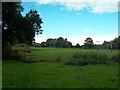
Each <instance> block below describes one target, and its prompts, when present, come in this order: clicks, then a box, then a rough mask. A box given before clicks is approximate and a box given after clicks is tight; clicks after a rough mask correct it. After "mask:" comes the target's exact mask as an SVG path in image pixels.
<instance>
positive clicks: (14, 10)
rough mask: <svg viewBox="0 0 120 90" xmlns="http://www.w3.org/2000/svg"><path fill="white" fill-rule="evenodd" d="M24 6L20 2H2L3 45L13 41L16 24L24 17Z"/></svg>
mask: <svg viewBox="0 0 120 90" xmlns="http://www.w3.org/2000/svg"><path fill="white" fill-rule="evenodd" d="M22 11H23V7H22V6H21V4H20V2H9V3H7V2H3V3H2V32H3V33H2V34H3V35H2V36H3V40H2V41H3V43H2V44H3V45H4V46H6V45H8V44H9V43H10V44H12V43H13V41H14V40H13V38H15V37H14V32H15V30H16V29H15V27H16V26H15V25H16V22H18V21H17V19H18V18H19V17H22V15H21V12H22Z"/></svg>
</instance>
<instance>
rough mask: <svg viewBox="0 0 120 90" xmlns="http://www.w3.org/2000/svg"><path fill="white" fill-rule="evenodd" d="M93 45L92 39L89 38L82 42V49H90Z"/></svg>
mask: <svg viewBox="0 0 120 90" xmlns="http://www.w3.org/2000/svg"><path fill="white" fill-rule="evenodd" d="M93 45H94V43H93V40H92V38H90V37H88V38H86V40H85V42H84V48H85V49H90V48H93Z"/></svg>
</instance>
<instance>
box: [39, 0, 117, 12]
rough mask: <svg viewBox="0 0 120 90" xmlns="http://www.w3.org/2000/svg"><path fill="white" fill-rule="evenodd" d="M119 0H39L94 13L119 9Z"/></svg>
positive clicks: (69, 8) (42, 2)
mask: <svg viewBox="0 0 120 90" xmlns="http://www.w3.org/2000/svg"><path fill="white" fill-rule="evenodd" d="M118 1H119V0H37V2H38V3H39V4H60V5H62V6H64V8H66V9H67V10H78V11H81V10H84V9H87V10H89V11H90V12H93V13H104V12H107V13H111V12H117V11H118Z"/></svg>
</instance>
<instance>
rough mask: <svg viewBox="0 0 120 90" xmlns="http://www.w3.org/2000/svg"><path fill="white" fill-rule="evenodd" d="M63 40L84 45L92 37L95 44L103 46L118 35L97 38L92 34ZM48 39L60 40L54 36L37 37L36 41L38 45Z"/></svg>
mask: <svg viewBox="0 0 120 90" xmlns="http://www.w3.org/2000/svg"><path fill="white" fill-rule="evenodd" d="M62 37H63V38H67V40H68V41H70V42H72V44H73V45H76V44H77V43H79V44H80V45H83V44H84V41H85V39H86V38H88V37H91V38H92V39H93V42H94V44H102V43H103V42H104V41H110V40H114V39H115V38H116V37H118V34H112V35H108V36H105V35H102V36H97V35H92V34H85V35H79V36H75V37H74V36H73V37H70V36H68V37H66V36H65V37H64V36H62ZM48 38H54V39H55V38H58V37H54V36H43V35H42V36H36V37H35V40H36V42H37V43H41V42H43V41H46V40H47V39H48Z"/></svg>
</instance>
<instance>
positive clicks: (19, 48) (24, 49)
mask: <svg viewBox="0 0 120 90" xmlns="http://www.w3.org/2000/svg"><path fill="white" fill-rule="evenodd" d="M27 53H31V48H30V46H29V45H27V44H22V43H21V44H16V45H14V46H13V47H12V58H13V59H17V60H22V61H24V60H25V55H26V54H27Z"/></svg>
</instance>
